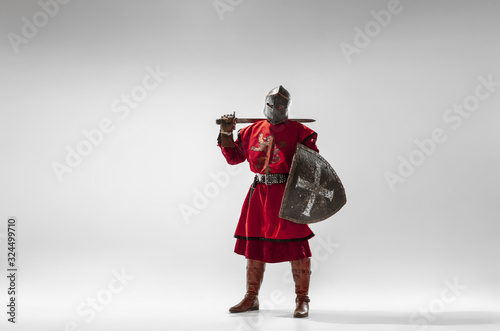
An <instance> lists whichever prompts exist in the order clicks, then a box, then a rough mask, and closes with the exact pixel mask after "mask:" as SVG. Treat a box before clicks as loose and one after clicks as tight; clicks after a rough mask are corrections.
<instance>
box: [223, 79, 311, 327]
mask: <svg viewBox="0 0 500 331" xmlns="http://www.w3.org/2000/svg"><path fill="white" fill-rule="evenodd" d="M290 104H291V98H290V93H288V91H287V90H286V89H285V88H284V87H283V86H279V87H276V88H274V89H272V90H271V91H270V92H269V94H268V95H267V96H266V105H265V108H264V114H265V115H266V118H267V120H261V121H258V122H256V123H254V124H252V125H250V126H247V127H245V128H243V129H241V130H240V131H239V132H238V139H237V140H236V141H234V140H233V133H232V132H233V130H234V127H235V124H236V123H235V119H234V117H232V116H228V115H227V116H223V117H222V124H221V131H220V135H219V139H218V144H219V146H220V147H221V150H222V154H223V155H224V157H225V158H226V160H227V162H228V163H229V164H238V163H241V162H243V161H245V160H247V161H248V162H249V164H250V170H251V171H252V172H254V173H255V174H256V175H255V180H254V183H253V184H252V186H251V187H250V190H249V192H248V194H247V197H246V199H245V202H244V203H243V207H242V210H241V216H240V219H239V222H238V225H237V227H236V231H235V234H234V237H235V238H236V246H235V250H234V251H235V253H237V254H240V255H244V256H245V257H246V258H247V292H246V294H245V297H244V298H243V300H242V301H241V302H240V303H238V304H237V305H235V306H233V307H231V308H230V309H229V311H230V312H232V313H236V312H244V311H248V310H258V309H259V301H258V297H257V296H258V293H259V289H260V285H261V283H262V279H263V275H264V269H265V264H266V263H277V262H284V261H290V262H291V266H292V274H293V279H294V281H295V293H296V295H297V297H296V300H295V301H296V309H295V312H294V317H306V316H308V314H309V304H308V303H309V297H308V292H309V279H310V274H311V260H310V257H311V250H310V248H309V242H308V240H309V239H310V238H312V237H313V236H314V233H313V232H312V231H311V229H310V228H309V226H308V225H306V224H297V223H293V222H290V221H287V220H285V219H282V218H279V217H278V214H279V209H280V206H281V200H282V199H283V193H284V191H285V183H286V180H287V178H288V172H289V170H290V166H291V163H292V159H293V155H294V153H295V148H296V145H297V143H301V144H304V145H305V146H307V147H309V148H311V149H313V150H315V151H316V152H317V151H318V149H317V147H316V136H317V134H316V133H315V132H314V131H313V130H311V129H310V128H308V127H307V126H305V125H303V124H301V123H299V122H296V121H292V120H289V119H288V109H289V107H290Z"/></svg>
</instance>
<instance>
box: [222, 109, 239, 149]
mask: <svg viewBox="0 0 500 331" xmlns="http://www.w3.org/2000/svg"><path fill="white" fill-rule="evenodd" d="M221 121H222V123H221V124H220V135H221V139H222V142H221V146H222V147H234V146H235V144H234V140H233V130H234V128H235V127H236V117H235V112H234V113H233V114H232V115H230V114H228V115H223V116H221Z"/></svg>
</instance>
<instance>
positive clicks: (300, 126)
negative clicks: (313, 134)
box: [289, 120, 314, 131]
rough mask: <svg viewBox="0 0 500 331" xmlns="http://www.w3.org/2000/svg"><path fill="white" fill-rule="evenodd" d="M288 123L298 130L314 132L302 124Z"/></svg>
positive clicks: (290, 121)
mask: <svg viewBox="0 0 500 331" xmlns="http://www.w3.org/2000/svg"><path fill="white" fill-rule="evenodd" d="M289 123H290V125H292V126H294V127H296V128H297V129H299V130H306V131H314V130H312V129H311V128H310V127H308V126H307V125H305V124H304V123H301V122H297V121H294V120H289Z"/></svg>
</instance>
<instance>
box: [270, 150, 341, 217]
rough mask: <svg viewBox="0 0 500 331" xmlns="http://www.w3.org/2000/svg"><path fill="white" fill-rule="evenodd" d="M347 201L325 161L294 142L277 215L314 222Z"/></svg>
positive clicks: (338, 182) (331, 212)
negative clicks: (293, 149)
mask: <svg viewBox="0 0 500 331" xmlns="http://www.w3.org/2000/svg"><path fill="white" fill-rule="evenodd" d="M346 201H347V200H346V196H345V190H344V186H343V185H342V182H341V181H340V178H339V177H338V176H337V174H336V173H335V170H333V168H332V166H331V165H330V164H329V163H328V161H326V160H325V159H324V158H323V157H322V156H321V155H319V154H318V153H317V152H315V151H313V150H312V149H310V148H308V147H306V146H304V145H302V144H297V148H296V150H295V155H294V157H293V160H292V166H291V168H290V175H289V177H288V181H287V183H286V187H285V193H284V195H283V200H282V202H281V208H280V213H279V217H281V218H284V219H286V220H289V221H292V222H295V223H299V224H310V223H316V222H320V221H323V220H325V219H327V218H328V217H330V216H332V215H334V214H335V213H336V212H338V211H339V210H340V209H341V208H342V207H343V206H344V205H345V203H346Z"/></svg>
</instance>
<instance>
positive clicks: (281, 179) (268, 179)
mask: <svg viewBox="0 0 500 331" xmlns="http://www.w3.org/2000/svg"><path fill="white" fill-rule="evenodd" d="M287 179H288V174H255V178H254V180H253V183H254V185H255V184H266V185H272V184H282V183H286V181H287Z"/></svg>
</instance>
